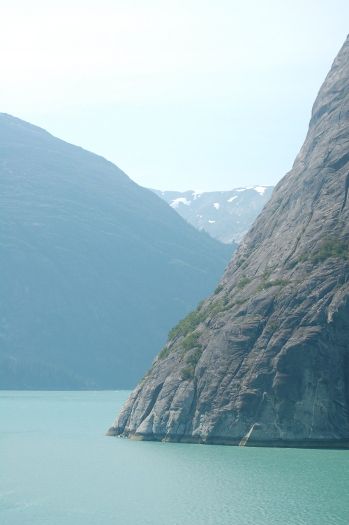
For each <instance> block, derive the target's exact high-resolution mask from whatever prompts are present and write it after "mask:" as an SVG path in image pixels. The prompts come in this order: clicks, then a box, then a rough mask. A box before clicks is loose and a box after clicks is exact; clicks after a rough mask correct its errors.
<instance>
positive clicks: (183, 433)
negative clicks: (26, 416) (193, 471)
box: [110, 37, 349, 448]
mask: <svg viewBox="0 0 349 525" xmlns="http://www.w3.org/2000/svg"><path fill="white" fill-rule="evenodd" d="M348 86H349V37H348V39H347V40H346V42H345V44H344V46H343V48H342V49H341V51H340V52H339V54H338V56H337V58H336V59H335V61H334V64H333V66H332V69H331V71H330V72H329V74H328V76H327V77H326V80H325V82H324V84H323V86H322V87H321V90H320V92H319V95H318V97H317V99H316V101H315V104H314V106H313V110H312V116H311V121H310V126H309V131H308V134H307V137H306V139H305V142H304V145H303V147H302V148H301V151H300V153H299V154H298V156H297V158H296V160H295V162H294V165H293V167H292V170H291V171H290V172H289V173H288V174H287V175H286V176H285V177H284V178H283V179H282V180H281V182H280V183H279V184H278V185H277V186H276V188H275V190H274V193H273V196H272V198H271V200H270V201H269V203H268V204H267V205H266V207H265V208H264V210H263V212H262V214H261V215H260V216H259V218H258V220H257V221H256V223H255V224H254V225H253V227H252V228H251V229H250V231H249V233H248V235H247V236H246V237H245V239H244V241H243V243H242V245H241V247H240V248H239V250H238V252H237V253H236V255H235V256H234V258H233V260H232V262H231V264H230V265H229V267H228V269H227V270H226V272H225V274H224V276H223V279H222V280H221V282H220V284H219V286H218V288H217V289H216V293H215V294H214V295H212V296H211V297H209V298H208V299H207V300H206V301H205V302H203V303H202V304H201V305H200V307H199V308H198V309H197V310H196V311H194V312H193V313H191V314H190V315H189V316H188V317H187V318H186V319H185V320H183V321H182V322H181V323H179V324H178V325H177V326H176V327H175V328H174V329H173V330H172V333H171V337H170V339H169V341H168V343H167V345H166V346H165V347H164V349H163V350H162V352H161V353H160V354H159V355H158V357H157V359H156V360H155V362H154V363H153V366H152V368H151V369H150V371H149V372H148V375H147V376H146V377H145V378H144V379H143V381H141V383H140V384H139V385H138V387H137V388H136V389H135V390H134V392H133V393H132V395H131V396H130V398H129V400H128V401H127V403H126V405H125V406H124V408H123V410H122V412H121V414H120V416H119V417H118V419H117V421H116V423H115V424H114V426H113V427H112V428H111V429H110V434H113V435H118V434H121V435H124V436H131V437H134V438H139V439H156V440H169V441H187V442H202V443H224V444H240V445H269V446H270V445H276V446H305V447H309V446H310V447H317V446H319V447H345V448H348V447H349V202H348V188H349V174H348V173H349V89H348Z"/></svg>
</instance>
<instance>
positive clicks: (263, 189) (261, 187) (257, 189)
mask: <svg viewBox="0 0 349 525" xmlns="http://www.w3.org/2000/svg"><path fill="white" fill-rule="evenodd" d="M253 189H254V190H255V191H257V192H258V193H259V194H260V195H264V193H265V191H266V190H267V187H266V186H255V187H254V188H253Z"/></svg>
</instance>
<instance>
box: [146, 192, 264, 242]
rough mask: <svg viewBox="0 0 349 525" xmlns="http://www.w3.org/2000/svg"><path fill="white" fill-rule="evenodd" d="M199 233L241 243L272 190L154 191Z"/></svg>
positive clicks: (224, 240) (223, 240)
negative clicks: (203, 231)
mask: <svg viewBox="0 0 349 525" xmlns="http://www.w3.org/2000/svg"><path fill="white" fill-rule="evenodd" d="M153 191H154V192H155V193H156V194H157V195H159V197H161V198H162V199H164V200H165V201H166V202H167V203H168V204H169V205H170V206H171V207H172V208H173V209H174V210H176V211H177V212H178V213H179V215H181V216H182V217H183V218H184V219H185V220H187V221H188V222H189V223H190V224H192V225H193V226H195V228H197V229H198V230H205V231H207V232H208V233H209V234H210V235H211V236H212V237H214V238H215V239H218V240H219V241H222V242H224V243H231V244H234V243H239V242H241V240H242V238H243V236H244V235H245V234H246V233H247V231H248V230H249V228H250V226H251V225H252V223H253V221H254V220H255V219H256V217H257V216H258V214H259V213H260V212H261V211H262V209H263V206H264V205H265V204H266V203H267V202H268V200H269V199H270V197H271V194H272V191H273V186H245V187H240V188H235V189H233V190H230V191H209V192H196V191H185V192H179V191H160V190H153Z"/></svg>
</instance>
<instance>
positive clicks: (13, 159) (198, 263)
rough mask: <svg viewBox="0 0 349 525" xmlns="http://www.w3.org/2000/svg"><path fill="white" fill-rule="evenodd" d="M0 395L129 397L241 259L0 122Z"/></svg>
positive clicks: (25, 128)
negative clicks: (126, 392) (74, 392)
mask: <svg viewBox="0 0 349 525" xmlns="http://www.w3.org/2000/svg"><path fill="white" fill-rule="evenodd" d="M0 217H1V227H0V261H1V279H0V296H1V300H0V388H13V389H20V388H32V389H40V388H45V389H52V388H53V389H55V388H130V387H133V386H134V385H135V384H136V382H137V380H138V378H139V377H140V376H141V375H143V373H144V372H145V370H146V368H147V366H148V363H149V360H150V359H151V357H152V356H153V355H154V348H161V346H162V344H163V342H164V341H165V340H166V337H167V333H168V330H169V328H170V327H171V325H173V323H174V322H177V321H178V319H180V318H181V317H183V315H185V314H186V313H187V312H188V311H190V309H192V308H193V307H194V306H195V305H196V304H197V303H198V301H199V300H200V299H201V298H202V297H204V296H205V294H207V293H208V292H209V291H212V289H213V288H214V285H215V282H216V280H217V278H218V276H219V274H220V273H221V272H222V271H223V269H224V268H225V266H226V264H227V263H228V261H229V258H230V256H231V252H232V247H231V246H224V245H223V244H221V243H218V242H217V241H215V240H213V239H212V238H211V237H209V235H207V234H206V233H200V232H198V231H197V230H195V229H194V228H193V227H192V226H190V225H189V224H187V223H186V222H185V221H184V220H183V219H182V218H181V217H179V216H178V214H177V213H176V212H175V211H174V210H172V209H171V208H170V207H169V206H168V205H167V204H166V203H164V202H163V201H162V200H161V199H160V198H158V197H157V196H156V195H154V194H153V193H152V192H151V191H149V190H146V189H144V188H141V187H139V186H138V185H137V184H135V183H133V182H132V181H131V180H130V179H129V178H128V177H127V176H126V175H125V174H124V173H123V172H122V171H121V170H120V169H118V168H117V167H116V166H114V165H113V164H111V163H110V162H108V161H106V160H105V159H103V158H101V157H99V156H97V155H94V154H92V153H89V152H87V151H84V150H83V149H81V148H78V147H76V146H72V145H70V144H67V143H66V142H63V141H61V140H58V139H56V138H54V137H53V136H52V135H50V134H49V133H47V132H45V131H44V130H42V129H40V128H37V127H35V126H32V125H30V124H28V123H26V122H23V121H21V120H19V119H16V118H13V117H11V116H9V115H5V114H1V115H0Z"/></svg>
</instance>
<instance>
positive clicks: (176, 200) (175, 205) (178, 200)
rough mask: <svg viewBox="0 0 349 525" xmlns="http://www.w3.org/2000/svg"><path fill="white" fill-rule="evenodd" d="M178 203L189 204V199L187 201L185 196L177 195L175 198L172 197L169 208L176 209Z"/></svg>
mask: <svg viewBox="0 0 349 525" xmlns="http://www.w3.org/2000/svg"><path fill="white" fill-rule="evenodd" d="M180 204H185V206H190V204H191V201H188V199H186V198H185V197H178V198H177V199H174V200H173V201H172V202H171V204H170V206H171V208H174V209H177V208H178V206H179V205H180Z"/></svg>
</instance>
